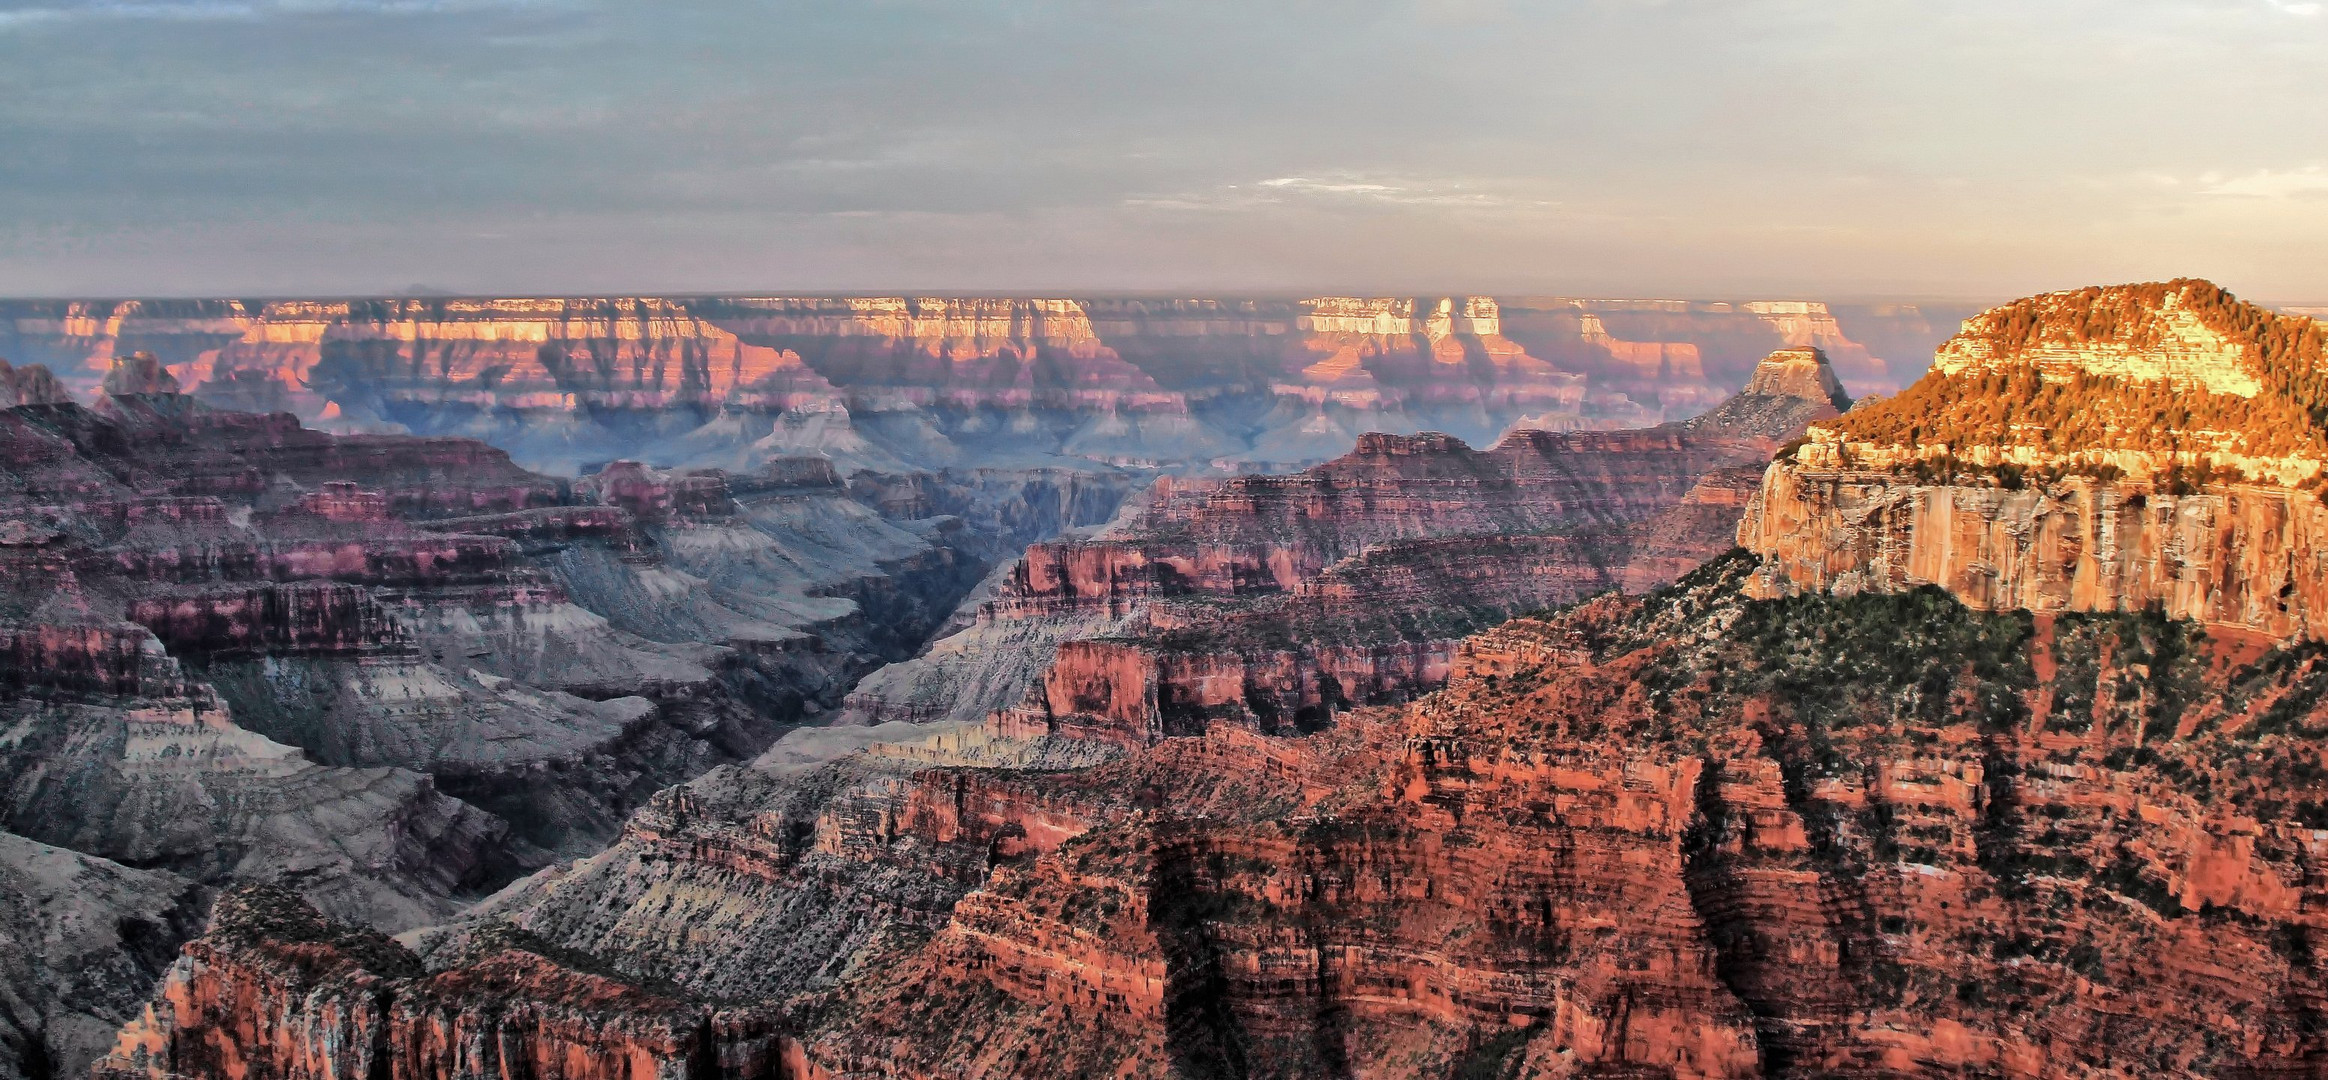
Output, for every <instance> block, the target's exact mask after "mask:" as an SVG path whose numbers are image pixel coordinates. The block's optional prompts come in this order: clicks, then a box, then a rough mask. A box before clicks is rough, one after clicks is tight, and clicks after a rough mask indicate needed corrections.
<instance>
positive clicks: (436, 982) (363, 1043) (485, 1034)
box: [95, 887, 800, 1080]
mask: <svg viewBox="0 0 2328 1080" xmlns="http://www.w3.org/2000/svg"><path fill="white" fill-rule="evenodd" d="M480 950H481V952H482V953H483V955H482V956H481V957H480V958H478V959H477V960H475V961H474V962H473V963H470V964H467V965H464V966H462V967H461V968H459V969H457V970H454V971H448V972H444V973H440V974H437V975H433V976H432V975H426V974H425V973H424V972H423V971H422V969H421V966H420V962H419V961H418V960H417V959H416V958H414V957H413V955H412V954H411V953H410V952H407V951H406V950H405V949H404V948H403V947H402V946H399V945H398V944H396V943H395V942H394V941H392V940H390V939H388V938H386V937H383V936H381V935H379V934H377V933H374V932H371V931H366V930H358V929H354V928H350V927H345V926H339V925H336V924H333V923H331V922H329V921H327V920H325V919H324V918H323V917H322V916H321V915H319V914H317V913H316V911H315V910H314V909H313V908H311V907H308V906H307V905H306V903H305V902H304V901H301V900H300V899H299V898H298V897H296V896H293V895H291V894H289V893H285V892H282V891H280V890H274V889H268V888H263V887H253V888H244V889H241V890H238V891H235V892H232V893H229V894H228V895H227V896H226V897H225V898H223V899H221V900H220V901H219V903H218V907H217V909H216V910H215V912H214V913H213V915H212V919H211V928H210V932H209V933H208V934H207V935H205V936H204V937H203V938H201V939H199V940H197V941H195V942H193V943H190V944H189V945H188V946H187V947H186V951H185V953H184V954H183V955H182V956H181V957H180V958H179V960H178V962H177V963H176V964H175V965H173V966H172V967H171V969H170V971H169V974H168V975H167V976H166V978H165V979H164V981H163V984H162V988H161V990H160V992H159V994H158V995H157V998H156V1000H155V1002H154V1003H153V1004H152V1005H151V1006H149V1007H148V1008H147V1010H146V1014H145V1016H144V1017H143V1018H142V1019H140V1020H138V1021H135V1022H132V1023H131V1024H130V1025H129V1027H128V1028H126V1029H125V1030H124V1031H123V1032H122V1034H121V1038H120V1041H119V1043H118V1045H117V1046H116V1047H115V1049H114V1051H113V1053H112V1054H111V1055H109V1056H108V1057H107V1058H106V1059H105V1060H103V1061H101V1062H99V1063H98V1065H97V1067H96V1070H95V1075H97V1076H99V1077H105V1078H110V1080H126V1078H129V1077H154V1078H157V1080H161V1078H168V1077H175V1076H204V1077H217V1078H220V1080H256V1078H261V1077H279V1078H283V1080H360V1078H367V1077H389V1078H391V1080H422V1078H426V1077H443V1076H542V1077H550V1076H555V1077H563V1078H567V1080H591V1078H597V1077H608V1078H623V1080H681V1078H686V1080H697V1078H713V1077H716V1078H734V1080H778V1078H782V1077H787V1076H797V1075H800V1074H799V1073H798V1072H796V1071H788V1070H786V1069H785V1068H784V1064H783V1047H782V1046H781V1044H780V1039H779V1036H778V1035H777V1034H776V1031H775V1029H774V1024H773V1019H772V1018H771V1017H767V1016H761V1015H755V1014H753V1013H750V1012H746V1011H725V1012H719V1011H714V1010H712V1009H709V1008H706V1007H704V1006H701V1005H696V1004H691V1003H688V1002H684V1001H681V1000H675V999H671V998H666V997H662V996H659V995H656V994H653V993H651V992H647V991H642V990H640V989H638V988H636V987H633V986H629V985H626V984H624V983H621V982H618V981H616V980H613V979H609V978H607V977H605V976H602V975H596V974H592V973H589V972H584V971H577V970H575V969H573V968H571V967H568V966H565V965H563V964H560V963H559V962H557V961H555V960H551V959H548V958H546V957H543V956H541V955H539V954H537V953H534V952H529V951H526V950H525V949H524V948H522V947H501V948H493V947H491V946H489V945H483V944H481V945H480Z"/></svg>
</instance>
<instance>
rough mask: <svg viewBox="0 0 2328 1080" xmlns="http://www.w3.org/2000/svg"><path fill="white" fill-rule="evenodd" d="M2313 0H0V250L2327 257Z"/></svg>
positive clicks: (462, 280)
mask: <svg viewBox="0 0 2328 1080" xmlns="http://www.w3.org/2000/svg"><path fill="white" fill-rule="evenodd" d="M2324 254H2328V11H2324V10H2323V4H2322V3H2320V2H2313V0H2106V2H2105V0H1953V2H1940V0H1921V2H1915V0H1727V2H1720V0H1560V2H1556V0H1544V2H1535V3H1528V2H1522V0H1336V2H1332V3H1327V2H1323V0H1238V2H1229V0H986V2H977V0H855V2H841V0H831V2H818V0H801V2H759V3H745V2H731V0H683V2H668V3H661V4H647V3H613V2H602V0H0V295H50V296H58V295H144V294H178V295H281V294H307V295H327V294H360V293H381V292H394V291H399V290H403V289H405V288H408V287H412V286H426V287H428V288H432V289H440V290H448V291H457V292H479V293H589V292H662V293H674V292H697V291H730V292H732V291H784V290H798V291H817V292H846V291H877V292H902V291H924V292H943V291H985V292H1052V293H1059V292H1066V293H1073V292H1102V291H1106V292H1188V293H1228V292H1237V291H1266V292H1308V291H1363V292H1393V291H1395V292H1499V293H1567V294H1584V295H1658V296H1780V295H1816V296H1822V297H1830V298H1846V297H1872V296H1936V297H1938V296H1946V297H1973V298H1989V297H2002V296H2008V295H2015V294H2020V293H2026V292H2032V291H2038V290H2043V289H2052V288H2066V287H2071V286H2076V285H2081V284H2088V283H2101V282H2112V281H2125V280H2141V279H2154V278H2164V277H2172V276H2179V275H2186V274H2187V275H2199V276H2206V277H2211V278H2213V279H2215V280H2217V281H2218V282H2220V283H2222V284H2224V285H2226V286H2228V287H2230V288H2231V289H2233V290H2234V291H2236V292H2238V293H2240V294H2241V295H2244V296H2249V297H2251V298H2255V299H2259V300H2266V301H2282V302H2315V303H2322V302H2328V257H2323V256H2324Z"/></svg>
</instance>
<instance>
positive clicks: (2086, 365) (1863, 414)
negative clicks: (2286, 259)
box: [1795, 279, 2328, 485]
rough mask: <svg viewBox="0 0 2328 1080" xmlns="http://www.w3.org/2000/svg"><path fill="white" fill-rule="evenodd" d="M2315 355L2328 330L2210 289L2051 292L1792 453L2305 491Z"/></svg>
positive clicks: (2324, 426) (2327, 375)
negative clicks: (2166, 475)
mask: <svg viewBox="0 0 2328 1080" xmlns="http://www.w3.org/2000/svg"><path fill="white" fill-rule="evenodd" d="M2324 355H2328V327H2324V326H2323V325H2322V324H2321V323H2319V322H2316V321H2314V320H2312V319H2309V318H2304V317H2300V316H2292V315H2282V314H2279V313H2276V312H2273V311H2270V310H2268V309H2265V308H2261V307H2258V306H2256V305H2254V304H2249V303H2245V302H2243V301H2240V300H2238V299H2236V298H2235V297H2233V296H2232V295H2231V294H2230V293H2228V292H2225V291H2224V290H2222V289H2221V288H2218V287H2216V286H2215V285H2213V284H2211V283H2208V282H2205V281H2199V280H2195V279H2180V280H2176V281H2170V282H2164V283H2151V284H2143V285H2117V286H2109V287H2095V288H2085V289H2078V290H2075V291H2070V292H2059V293H2048V294H2045V295H2042V296H2033V297H2029V298H2026V299H2023V300H2017V301H2015V302H2013V303H2010V304H2006V305H2004V306H2002V307H1998V308H1994V309H1992V310H1990V311H1987V312H1984V313H1982V314H1981V315H1978V316H1976V317H1974V318H1972V319H1970V320H1968V321H1966V323H1965V324H1964V329H1963V331H1962V332H1961V333H1959V334H1958V335H1957V336H1956V337H1954V338H1952V339H1950V340H1949V341H1948V343H1947V344H1945V345H1943V346H1942V347H1941V349H1940V351H1939V354H1938V355H1937V356H1936V357H1935V358H1934V362H1933V366H1932V370H1931V372H1930V373H1929V374H1927V375H1925V376H1924V377H1923V378H1922V379H1921V380H1919V381H1917V382H1916V384H1915V385H1913V386H1911V387H1909V388H1908V389H1907V390H1906V391H1903V392H1902V393H1901V394H1899V395H1898V396H1897V397H1894V398H1890V399H1888V400H1881V401H1871V402H1868V403H1867V404H1866V405H1865V406H1864V407H1862V408H1859V409H1856V410H1854V411H1852V412H1851V413H1850V414H1849V415H1846V416H1843V417H1840V418H1837V419H1834V420H1830V421H1826V422H1824V423H1821V424H1819V425H1816V426H1815V427H1813V428H1812V430H1811V432H1810V434H1809V435H1808V437H1807V439H1806V442H1805V445H1804V446H1803V447H1801V448H1798V449H1797V450H1796V451H1795V456H1796V458H1797V460H1799V461H1801V462H1802V463H1804V464H1806V465H1813V466H1821V465H1823V466H1827V467H1846V468H1849V467H1866V468H1894V469H1896V468H1903V467H1914V466H1917V465H1919V464H1922V465H1923V466H1924V467H1926V468H1929V467H1931V463H1933V462H1946V463H1949V464H1951V465H1969V466H1976V467H1983V468H1990V469H1994V468H1998V467H2000V466H2002V467H2011V468H2021V469H2039V470H2055V471H2061V472H2079V473H2087V474H2093V473H2096V472H2100V473H2103V474H2109V473H2111V471H2112V470H2117V471H2118V472H2123V473H2127V474H2134V475H2147V474H2149V473H2154V472H2157V471H2161V470H2164V469H2170V468H2177V467H2180V468H2182V469H2185V470H2190V469H2196V470H2200V471H2202V472H2205V473H2207V474H2208V476H2209V478H2211V479H2232V478H2242V477H2243V478H2246V479H2252V480H2257V481H2262V482H2272V483H2282V484H2289V485H2308V484H2310V483H2312V482H2314V481H2316V480H2317V479H2319V478H2320V475H2321V472H2322V469H2323V468H2324V467H2328V368H2324V366H2323V357H2324Z"/></svg>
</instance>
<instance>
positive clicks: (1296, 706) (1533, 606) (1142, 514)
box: [849, 349, 1850, 743]
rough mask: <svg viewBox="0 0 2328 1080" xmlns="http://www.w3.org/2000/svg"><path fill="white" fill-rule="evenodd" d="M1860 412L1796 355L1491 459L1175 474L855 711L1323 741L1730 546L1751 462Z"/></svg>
mask: <svg viewBox="0 0 2328 1080" xmlns="http://www.w3.org/2000/svg"><path fill="white" fill-rule="evenodd" d="M1849 404H1850V401H1849V399H1848V398H1846V397H1844V396H1843V394H1842V390H1841V387H1840V384H1839V383H1838V381H1837V380H1836V377H1835V375H1834V372H1833V371H1832V369H1831V368H1830V367H1829V366H1828V365H1827V363H1826V358H1825V356H1824V354H1823V353H1820V352H1818V351H1817V350H1815V349H1812V350H1785V351H1781V352H1779V353H1775V354H1773V355H1772V356H1770V357H1769V358H1767V360H1766V361H1765V363H1764V364H1763V365H1762V366H1761V367H1760V368H1759V369H1758V370H1757V373H1756V375H1755V376H1754V378H1753V379H1752V380H1750V385H1749V388H1748V389H1747V390H1746V391H1745V392H1743V393H1740V394H1738V395H1735V396H1734V397H1733V398H1732V399H1731V400H1730V401H1728V402H1725V403H1724V404H1723V405H1722V406H1721V407H1720V408H1718V409H1716V410H1714V411H1713V412H1709V413H1708V414H1706V415H1705V416H1703V417H1700V418H1698V419H1696V420H1692V421H1688V422H1685V423H1682V424H1676V425H1668V426H1665V427H1661V428H1655V429H1648V430H1642V431H1633V432H1612V433H1587V432H1546V431H1533V430H1523V431H1517V432H1514V433H1513V434H1512V435H1511V436H1510V437H1508V438H1506V439H1505V440H1503V441H1502V442H1501V443H1498V444H1497V445H1496V446H1495V447H1493V448H1491V449H1488V450H1485V451H1475V450H1472V449H1471V448H1470V447H1468V446H1466V445H1464V444H1463V443H1462V442H1461V441H1460V440H1457V439H1454V438H1453V437H1451V436H1446V435H1439V434H1426V435H1422V436H1413V437H1403V436H1391V435H1381V434H1370V435H1367V436H1364V437H1362V438H1361V439H1360V440H1359V442H1358V446H1357V448H1356V449H1355V450H1354V451H1353V452H1352V453H1350V454H1348V455H1346V456H1344V457H1342V458H1338V459H1336V460H1334V461H1332V462H1329V463H1327V464H1325V465H1322V466H1318V467H1316V468H1313V469H1309V470H1305V471H1303V472H1300V473H1296V474H1292V475H1289V476H1243V477H1237V478H1234V479H1231V480H1227V481H1206V480H1171V479H1167V480H1165V481H1160V482H1159V483H1158V485H1157V486H1156V488H1155V489H1154V490H1153V491H1152V492H1151V494H1150V497H1149V498H1148V499H1147V501H1146V503H1145V504H1144V505H1143V506H1142V507H1141V508H1140V510H1139V512H1138V513H1137V514H1136V515H1134V516H1132V517H1130V518H1127V519H1126V521H1125V522H1124V523H1123V524H1122V525H1121V526H1119V527H1117V528H1113V529H1111V530H1109V531H1107V532H1106V533H1103V534H1102V535H1100V536H1097V537H1094V538H1091V539H1087V540H1075V541H1057V542H1052V543H1047V544H1038V545H1035V546H1033V547H1030V548H1029V549H1028V550H1027V552H1026V554H1025V556H1024V557H1023V558H1022V559H1021V560H1020V562H1019V564H1018V566H1017V568H1015V569H1014V570H1013V571H1012V572H1011V574H1010V576H1009V577H1007V578H1004V579H1000V580H999V581H998V582H997V583H996V586H995V588H994V590H993V592H992V595H991V598H990V599H988V600H986V601H984V602H983V603H982V604H981V605H980V606H979V609H978V616H977V619H976V620H975V622H973V623H972V624H971V625H970V626H969V627H967V628H965V629H964V630H962V631H961V632H959V633H957V634H955V635H953V636H951V637H949V638H947V639H944V640H942V641H940V642H939V643H937V644H936V645H935V646H933V648H932V649H931V651H930V653H929V654H928V655H926V656H923V657H921V658H918V659H917V660H915V661H914V662H913V663H910V664H905V665H899V666H898V667H896V668H894V669H890V670H888V671H884V672H882V673H881V674H880V675H878V676H877V677H875V678H874V679H873V680H871V681H869V682H868V683H867V684H865V685H863V686H861V687H860V688H859V689H858V691H857V692H856V693H855V694H853V695H852V696H851V698H850V700H849V709H850V715H851V716H852V717H854V718H857V719H860V720H865V721H877V720H892V719H914V720H933V719H952V720H966V719H976V718H978V717H979V716H982V715H983V714H984V713H985V712H987V711H991V710H993V709H997V708H1008V709H1010V710H1011V712H1012V716H1013V719H1012V723H1014V724H1015V725H1018V726H1017V727H1016V728H1014V730H1021V731H1026V732H1034V731H1049V730H1058V731H1074V732H1077V733H1080V734H1084V735H1087V736H1092V737H1101V738H1110V739H1119V740H1127V741H1129V742H1131V743H1138V742H1140V741H1144V740H1147V739H1151V738H1157V737H1162V736H1164V735H1168V734H1189V733H1193V732H1197V731H1201V730H1203V729H1204V727H1205V726H1206V725H1208V724H1210V723H1214V722H1219V721H1232V722H1238V723H1245V724H1249V725H1252V726H1254V727H1255V728H1257V729H1258V730H1262V731H1270V732H1277V731H1296V730H1314V729H1316V728H1317V727H1319V726H1322V725H1323V724H1325V723H1327V722H1329V718H1330V717H1331V716H1332V715H1333V714H1334V713H1335V712H1336V711H1338V710H1343V709H1347V708H1350V707H1353V706H1357V705H1365V704H1376V703H1382V702H1389V701H1397V700H1402V699H1404V698H1406V697H1410V696H1413V695H1414V694H1417V693H1421V692H1424V691H1427V690H1430V689H1432V688H1435V687H1437V686H1438V685H1439V684H1440V683H1441V682H1443V681H1444V680H1445V678H1446V673H1447V670H1448V664H1449V661H1450V658H1451V656H1452V653H1453V650H1454V647H1455V642H1456V641H1457V640H1458V639H1460V638H1461V637H1462V636H1463V635H1464V634H1466V633H1469V632H1471V631H1473V630H1476V629H1479V628H1481V627H1484V626H1488V625H1492V624H1493V623H1495V622H1497V621H1499V620H1502V619H1504V618H1508V617H1510V616H1512V615H1514V614H1518V613H1522V612H1527V611H1534V610H1538V609H1542V608H1546V607H1554V606H1558V605H1561V604H1566V603H1572V602H1574V601H1576V600H1579V599H1582V598H1584V597H1587V596H1591V595H1593V594H1595V593H1597V592H1601V591H1605V590H1608V589H1612V588H1625V589H1631V590H1634V591H1641V590H1644V589H1647V588H1652V587H1655V586H1657V585H1661V584H1663V583H1665V582H1667V581H1670V580H1672V579H1673V578H1674V577H1676V576H1678V575H1679V574H1681V573H1684V572H1686V571H1687V570H1689V569H1690V568H1691V567H1694V566H1695V565H1697V564H1698V563H1699V562H1701V561H1703V560H1705V559H1707V558H1710V557H1712V556H1714V555H1716V554H1719V553H1720V552H1721V551H1723V550H1726V549H1727V548H1728V547H1729V546H1730V543H1731V538H1732V535H1733V533H1734V526H1735V522H1736V520H1737V515H1738V513H1739V511H1740V509H1741V508H1742V506H1743V503H1744V496H1745V490H1742V487H1743V486H1744V485H1746V484H1747V483H1749V482H1750V477H1751V476H1752V475H1753V473H1752V468H1751V465H1752V463H1759V462H1761V461H1762V460H1764V458H1765V457H1766V456H1767V455H1768V454H1769V453H1770V451H1771V449H1772V448H1773V447H1775V446H1776V445H1777V442H1778V440H1783V439H1787V438H1790V437H1792V436H1794V435H1795V434H1797V433H1799V432H1800V431H1801V429H1802V425H1803V424H1804V423H1807V422H1809V421H1810V420H1812V419H1817V418H1823V417H1831V416H1835V415H1837V414H1838V412H1839V410H1840V408H1842V407H1846V406H1848V405H1849ZM1747 490H1750V489H1747Z"/></svg>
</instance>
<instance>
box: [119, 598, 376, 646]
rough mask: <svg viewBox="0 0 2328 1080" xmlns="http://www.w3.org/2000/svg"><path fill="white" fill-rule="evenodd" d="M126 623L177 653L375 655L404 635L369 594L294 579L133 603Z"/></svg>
mask: <svg viewBox="0 0 2328 1080" xmlns="http://www.w3.org/2000/svg"><path fill="white" fill-rule="evenodd" d="M129 620H130V621H131V622H134V623H138V624H140V625H142V626H144V627H145V628H146V629H148V630H151V631H153V632H154V636H156V637H158V638H160V639H161V640H162V643H163V644H164V645H165V646H166V647H168V648H169V649H170V650H171V651H173V652H175V653H177V654H178V655H181V656H183V655H188V654H193V655H205V656H218V655H231V654H246V655H250V654H256V655H282V654H291V653H308V654H332V653H341V654H357V653H374V652H380V651H383V650H387V649H393V648H396V647H398V646H402V647H404V648H406V649H409V648H410V646H409V643H408V641H407V639H406V636H405V635H404V633H403V632H402V631H401V630H400V629H399V628H398V627H397V626H396V624H395V623H394V622H392V621H391V620H390V619H389V617H388V614H387V612H385V611H383V610H381V608H380V605H378V604H377V603H374V602H373V600H372V597H371V594H370V593H369V592H367V591H366V590H364V589H362V588H359V587H357V586H354V585H346V584H341V583H339V582H298V583H293V584H282V585H266V586H261V587H258V588H250V589H221V590H206V591H203V592H198V593H193V594H191V595H182V596H170V597H153V598H140V599H137V600H132V601H130V604H129Z"/></svg>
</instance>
